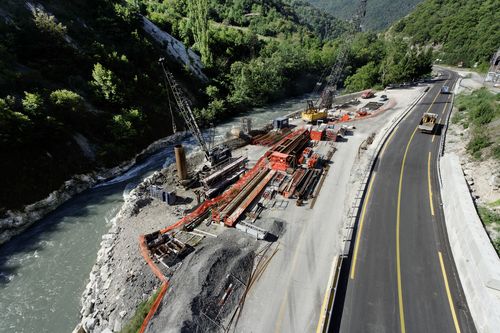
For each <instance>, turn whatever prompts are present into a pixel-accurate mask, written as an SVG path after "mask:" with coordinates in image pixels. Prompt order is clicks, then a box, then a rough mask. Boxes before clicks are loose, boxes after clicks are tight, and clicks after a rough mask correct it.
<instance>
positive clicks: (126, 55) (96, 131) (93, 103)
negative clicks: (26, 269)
mask: <svg viewBox="0 0 500 333" xmlns="http://www.w3.org/2000/svg"><path fill="white" fill-rule="evenodd" d="M200 9H201V11H200ZM203 10H205V13H204V12H203ZM141 14H143V15H146V16H147V17H149V18H150V19H151V20H152V21H153V22H155V23H157V24H158V25H159V27H160V28H162V29H164V30H165V31H167V32H169V33H171V34H172V35H174V36H175V37H176V38H178V39H180V40H182V41H183V42H185V43H186V46H187V47H193V48H194V49H195V50H196V51H197V52H199V54H200V55H201V56H202V59H203V62H204V63H205V74H206V75H207V76H208V77H209V83H208V84H206V83H205V82H199V81H198V80H197V79H196V78H195V77H192V76H191V75H190V73H189V71H186V70H185V69H184V68H183V67H182V66H181V65H178V64H177V63H175V62H174V61H171V60H170V61H169V62H168V64H169V67H170V69H171V70H172V71H173V72H174V74H175V75H176V76H177V78H178V80H179V81H181V82H189V84H186V85H185V87H186V89H187V92H188V93H189V94H190V96H191V99H192V100H193V102H194V103H195V105H196V106H197V107H196V110H197V112H198V113H199V114H200V115H201V116H203V117H204V118H214V117H222V116H223V115H224V114H228V113H231V112H237V111H238V110H243V109H246V108H248V107H251V106H254V105H262V104H264V103H267V102H269V101H272V100H275V99H277V98H281V97H285V96H289V95H292V94H297V93H302V92H305V91H307V90H310V86H311V84H313V82H314V81H315V76H317V75H318V73H319V72H320V71H321V69H322V68H323V67H324V66H328V65H330V64H331V62H332V61H333V60H332V52H333V48H332V47H331V46H330V47H323V45H324V43H325V41H324V38H325V36H326V32H329V33H328V36H329V38H334V37H336V36H338V34H340V33H341V32H342V31H343V30H344V27H345V24H344V23H342V22H340V21H338V20H336V19H335V18H333V17H332V16H329V15H327V14H324V13H321V12H319V11H318V10H315V9H314V8H313V7H311V6H309V5H306V4H305V3H299V4H295V5H290V4H289V3H288V2H287V3H286V4H285V3H283V2H281V1H273V2H263V3H258V4H256V3H255V1H241V0H240V1H223V0H218V1H216V0H210V1H208V0H196V1H187V0H172V1H160V0H158V1H156V0H149V1H135V0H127V1H119V0H74V1H63V0H41V1H37V2H24V1H17V0H4V1H1V2H0V174H1V178H0V180H1V184H2V189H1V190H0V207H4V208H6V207H8V208H12V207H19V205H21V204H24V203H30V202H33V201H35V200H38V199H41V198H42V197H44V196H45V195H47V194H48V193H49V192H50V191H52V190H54V189H56V188H58V187H59V186H60V185H61V184H62V182H63V181H64V180H66V179H68V178H69V177H70V176H71V175H73V174H75V173H82V172H88V171H90V170H94V169H95V168H97V167H101V166H114V165H116V164H118V163H120V162H121V161H123V160H125V159H127V158H130V157H132V156H133V154H134V153H136V152H137V151H139V150H140V149H142V148H143V147H145V146H146V145H147V144H149V143H151V142H152V141H153V140H155V139H157V138H160V137H163V136H166V135H168V134H170V133H171V131H172V126H171V125H169V124H171V121H172V120H171V119H170V115H169V112H168V97H167V94H166V90H165V87H164V86H163V77H162V75H161V71H160V70H159V67H158V63H157V60H158V58H159V57H161V56H165V55H166V54H165V52H164V46H163V45H158V44H157V43H156V42H154V41H153V40H152V39H151V38H150V37H149V36H148V35H147V34H146V33H145V32H144V31H143V29H142V19H141V16H140V15H141ZM206 14H208V15H206ZM180 125H182V124H180Z"/></svg>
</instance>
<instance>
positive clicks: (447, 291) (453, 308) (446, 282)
mask: <svg viewBox="0 0 500 333" xmlns="http://www.w3.org/2000/svg"><path fill="white" fill-rule="evenodd" d="M438 254H439V263H440V264H441V271H443V280H444V286H445V288H446V295H447V296H448V303H449V304H450V310H451V316H452V317H453V323H454V324H455V331H456V332H457V333H460V325H459V324H458V320H457V314H456V312H455V305H453V299H452V298H451V292H450V286H449V284H448V277H447V275H446V269H445V268H444V262H443V254H442V253H441V252H440V251H438Z"/></svg>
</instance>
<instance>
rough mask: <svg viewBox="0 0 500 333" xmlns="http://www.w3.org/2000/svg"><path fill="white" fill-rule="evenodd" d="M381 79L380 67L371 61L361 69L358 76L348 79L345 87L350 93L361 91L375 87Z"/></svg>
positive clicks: (357, 72) (357, 73)
mask: <svg viewBox="0 0 500 333" xmlns="http://www.w3.org/2000/svg"><path fill="white" fill-rule="evenodd" d="M379 79H380V76H379V67H378V66H377V64H376V63H375V62H373V61H371V62H369V63H368V64H366V65H364V66H363V67H361V68H359V69H358V70H357V71H356V74H354V75H352V76H350V77H348V78H347V79H346V81H345V85H346V88H347V90H348V91H360V90H364V89H367V88H371V87H373V86H374V85H376V84H377V83H378V82H379Z"/></svg>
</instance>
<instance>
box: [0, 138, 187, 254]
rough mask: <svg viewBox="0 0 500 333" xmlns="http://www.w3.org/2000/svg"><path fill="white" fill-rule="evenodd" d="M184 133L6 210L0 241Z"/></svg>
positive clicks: (133, 164)
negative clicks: (116, 164)
mask: <svg viewBox="0 0 500 333" xmlns="http://www.w3.org/2000/svg"><path fill="white" fill-rule="evenodd" d="M185 136H186V133H177V134H175V135H171V136H169V137H166V138H163V139H160V140H158V141H155V142H153V143H152V144H151V145H149V146H148V147H147V148H145V149H144V150H143V151H141V152H140V153H139V154H137V155H136V156H135V157H134V158H133V159H131V160H129V161H126V162H123V163H121V164H120V165H118V166H116V167H113V168H110V169H101V170H96V171H94V172H92V173H89V174H84V175H75V176H73V177H72V178H71V179H69V180H67V181H66V182H64V184H62V185H61V187H60V188H59V189H57V190H55V191H53V192H52V193H50V194H49V195H48V196H47V197H46V198H45V199H42V200H40V201H37V202H35V203H33V204H30V205H26V206H25V207H24V208H23V209H22V210H19V211H13V210H8V211H7V212H6V213H5V214H4V216H2V217H0V245H1V244H3V243H5V242H7V241H8V240H10V239H11V238H12V237H14V236H16V235H19V234H20V233H22V232H23V231H24V230H26V229H27V228H28V227H30V226H31V225H33V224H34V223H36V222H37V221H38V220H40V219H41V218H43V217H44V216H45V215H47V214H48V213H50V212H52V211H54V210H55V209H56V208H57V207H59V206H60V205H62V204H63V203H65V202H66V201H68V200H69V199H71V198H72V197H73V196H75V195H77V194H79V193H81V192H83V191H85V190H86V189H89V188H91V187H92V186H95V185H96V184H98V183H102V182H105V181H107V180H110V179H112V178H114V177H117V176H119V175H121V174H123V173H125V172H127V171H128V170H130V169H131V168H133V167H134V166H135V165H136V164H137V163H139V162H140V161H143V160H144V159H145V158H147V157H148V156H150V155H152V154H154V153H155V152H157V151H158V150H160V149H162V148H165V147H167V146H168V145H170V144H172V143H174V142H177V141H179V140H181V139H182V138H184V137H185Z"/></svg>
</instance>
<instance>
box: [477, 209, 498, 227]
mask: <svg viewBox="0 0 500 333" xmlns="http://www.w3.org/2000/svg"><path fill="white" fill-rule="evenodd" d="M478 212H479V216H480V217H481V221H483V223H484V224H485V225H489V226H496V227H500V214H498V213H495V212H494V211H492V210H491V209H489V208H487V207H483V206H479V207H478Z"/></svg>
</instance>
